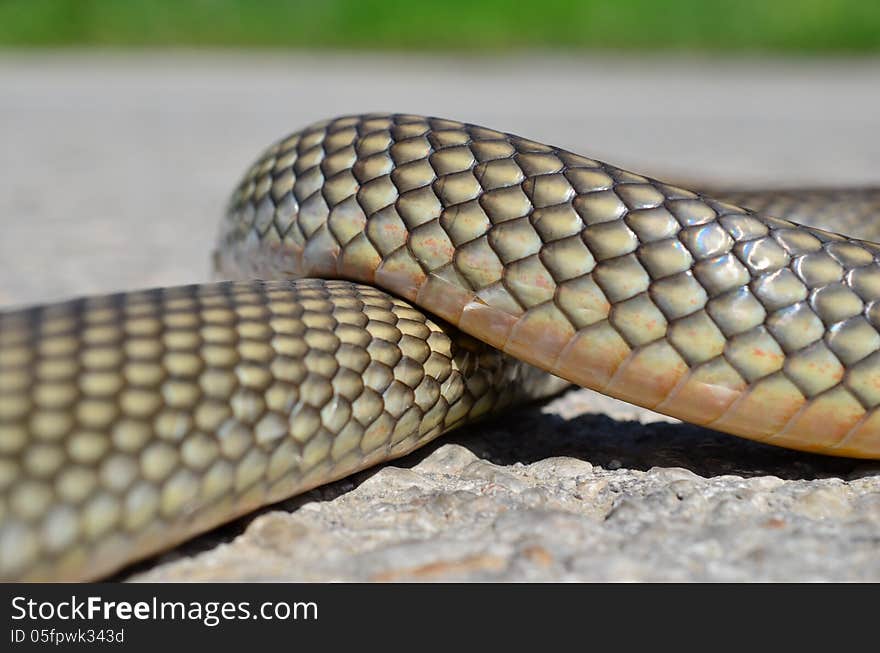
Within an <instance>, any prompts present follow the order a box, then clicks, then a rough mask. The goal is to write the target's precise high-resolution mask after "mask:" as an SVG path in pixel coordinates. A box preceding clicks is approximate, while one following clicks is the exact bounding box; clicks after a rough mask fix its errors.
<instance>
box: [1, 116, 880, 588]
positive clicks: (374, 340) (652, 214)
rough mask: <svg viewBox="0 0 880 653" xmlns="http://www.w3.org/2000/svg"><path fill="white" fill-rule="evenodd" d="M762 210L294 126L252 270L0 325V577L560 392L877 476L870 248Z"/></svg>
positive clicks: (411, 137)
mask: <svg viewBox="0 0 880 653" xmlns="http://www.w3.org/2000/svg"><path fill="white" fill-rule="evenodd" d="M764 197H765V196H763V195H753V196H748V195H742V196H740V197H739V198H738V199H735V200H734V203H731V202H729V201H721V200H719V199H714V198H712V197H709V196H707V195H706V194H704V193H698V192H693V191H689V190H685V189H683V188H679V187H676V186H673V185H670V184H665V183H662V182H659V181H657V180H654V179H650V178H647V177H644V176H642V175H638V174H634V173H631V172H627V171H625V170H622V169H620V168H616V167H614V166H611V165H608V164H605V163H602V162H599V161H595V160H593V159H589V158H586V157H583V156H580V155H577V154H573V153H571V152H568V151H565V150H562V149H559V148H556V147H551V146H548V145H543V144H541V143H537V142H534V141H531V140H527V139H524V138H520V137H517V136H513V135H510V134H506V133H502V132H499V131H495V130H492V129H487V128H484V127H479V126H476V125H470V124H465V123H461V122H456V121H451V120H443V119H438V118H426V117H422V116H412V115H385V114H382V115H377V114H373V115H363V116H348V117H343V118H337V119H334V120H330V121H325V122H322V123H318V124H315V125H312V126H311V127H308V128H306V129H304V130H302V131H300V132H297V133H295V134H293V135H291V136H289V137H287V138H285V139H283V140H281V141H279V142H278V143H276V144H275V145H273V146H272V147H271V148H269V149H268V150H267V151H266V152H265V153H264V154H263V155H262V156H261V157H260V158H259V160H258V161H257V162H256V163H255V164H254V165H253V166H252V167H251V168H250V169H249V171H248V172H247V173H246V175H245V177H244V179H243V181H242V182H241V183H240V184H239V186H238V187H237V189H236V191H235V192H234V194H233V196H232V199H231V201H230V204H229V209H228V211H227V213H226V216H225V218H224V220H223V222H222V225H221V229H220V235H219V239H218V246H217V249H216V252H215V265H216V268H217V270H218V272H219V273H220V274H221V275H223V276H224V277H225V278H228V279H235V278H238V279H244V280H243V281H225V282H220V283H214V284H204V285H199V286H187V287H183V288H171V289H159V290H149V291H142V292H135V293H124V294H117V295H110V296H104V297H94V298H86V299H79V300H74V301H71V302H66V303H61V304H54V305H47V306H38V307H34V308H30V309H25V310H19V311H12V312H7V313H2V314H0V578H3V579H8V580H17V579H31V580H46V579H53V580H82V579H90V578H96V577H100V576H103V575H106V574H108V573H110V572H112V571H114V570H117V569H119V568H121V567H122V566H124V565H126V564H128V563H130V562H132V561H134V560H137V559H140V558H143V557H145V556H148V555H151V554H153V553H155V552H157V551H161V550H163V549H167V548H169V547H171V546H173V545H174V544H176V543H178V542H180V541H182V540H184V539H187V538H189V537H191V536H192V535H194V534H196V533H199V532H202V531H204V530H207V529H209V528H212V527H213V526H216V525H217V524H220V523H223V522H226V521H229V520H231V519H232V518H234V517H236V516H238V515H241V514H244V513H246V512H248V511H251V510H253V509H254V508H256V507H258V506H261V505H265V504H267V503H271V502H274V501H278V500H280V499H283V498H286V497H289V496H291V495H294V494H296V493H298V492H302V491H304V490H306V489H308V488H311V487H315V486H316V485H320V484H322V483H326V482H329V481H331V480H333V479H337V478H340V477H343V476H345V475H348V474H350V473H352V472H354V471H356V470H358V469H362V468H365V467H367V466H370V465H373V464H375V463H378V462H380V461H383V460H388V459H390V458H393V457H397V456H401V455H404V454H406V453H408V452H409V451H412V450H413V449H414V448H416V447H418V446H420V445H421V444H423V443H425V442H427V441H428V440H430V439H432V438H434V437H436V436H438V435H439V434H441V433H443V432H444V431H446V430H448V429H450V428H453V427H455V426H457V425H459V424H461V423H462V422H464V421H466V420H469V419H473V418H476V417H479V416H481V415H484V414H486V413H488V412H490V411H492V410H494V409H496V408H498V407H500V406H502V405H506V404H510V403H512V402H517V401H522V400H524V399H528V398H537V397H542V396H547V395H549V394H552V393H555V392H558V391H559V390H560V389H561V388H563V387H564V386H565V385H566V384H567V383H568V382H571V383H575V384H578V385H581V386H584V387H589V388H593V389H595V390H598V391H600V392H603V393H606V394H609V395H612V396H614V397H617V398H621V399H624V400H626V401H630V402H632V403H636V404H639V405H641V406H645V407H648V408H652V409H654V410H657V411H659V412H663V413H666V414H669V415H672V416H674V417H677V418H680V419H683V420H686V421H689V422H693V423H697V424H702V425H706V426H709V427H711V428H714V429H718V430H722V431H726V432H729V433H732V434H735V435H739V436H742V437H746V438H751V439H754V440H759V441H762V442H767V443H771V444H776V445H780V446H785V447H790V448H795V449H800V450H803V451H812V452H819V453H824V454H831V455H841V456H856V457H863V458H880V411H878V410H877V406H878V405H880V333H878V329H880V301H878V300H880V263H878V255H880V245H876V244H873V243H870V242H867V241H862V240H856V239H853V238H848V237H845V236H841V235H837V234H834V233H831V232H828V231H823V230H820V229H817V228H812V227H806V226H802V225H799V224H796V223H794V222H791V221H789V220H787V219H782V218H777V217H771V214H778V213H779V212H778V211H775V210H774V209H773V206H774V205H771V204H766V205H763V206H762V204H761V203H762V202H764V201H765V200H764V199H763V198H764ZM803 197H804V196H803V195H798V194H792V195H791V196H790V197H789V198H788V200H787V201H788V202H789V204H790V205H791V207H790V208H791V209H792V210H793V211H794V212H795V213H797V212H798V209H799V207H800V204H801V203H803V202H806V203H811V202H809V201H808V200H809V198H807V200H803ZM859 201H860V202H861V204H858V208H857V209H856V210H857V211H858V216H857V217H858V219H859V220H860V221H864V219H865V218H866V216H870V215H873V214H874V212H875V210H876V208H877V207H878V206H880V198H878V197H877V194H876V193H875V192H873V191H867V192H866V193H864V194H863V195H861V196H860V200H859ZM841 202H843V200H841ZM812 203H813V204H815V202H812ZM746 205H750V206H757V207H758V208H763V209H764V212H756V211H755V210H752V209H748V208H744V206H746ZM777 206H778V203H777ZM829 206H831V207H833V206H834V204H833V201H832V202H830V203H826V208H827V207H829ZM831 211H832V212H834V209H833V208H832V209H831ZM252 279H265V280H264V281H253V280H252ZM423 311H424V312H423ZM426 313H427V314H426ZM548 373H549V374H548Z"/></svg>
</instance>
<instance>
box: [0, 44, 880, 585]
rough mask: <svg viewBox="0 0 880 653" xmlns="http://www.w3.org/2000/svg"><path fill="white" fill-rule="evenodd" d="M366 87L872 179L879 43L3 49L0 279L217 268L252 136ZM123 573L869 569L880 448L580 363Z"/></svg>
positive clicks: (669, 146)
mask: <svg viewBox="0 0 880 653" xmlns="http://www.w3.org/2000/svg"><path fill="white" fill-rule="evenodd" d="M370 110H391V111H406V112H414V113H429V114H434V115H441V116H447V117H452V118H459V119H464V120H468V121H471V122H477V123H483V124H487V125H489V126H492V127H496V128H500V129H504V130H507V131H512V132H516V133H520V134H522V135H525V136H529V137H531V138H536V139H538V140H543V141H546V142H551V143H556V144H560V145H564V146H566V147H568V148H570V149H573V150H574V151H577V152H580V153H583V154H588V155H591V156H594V157H597V158H600V159H604V160H607V161H609V162H612V163H615V164H617V165H621V166H624V167H629V168H631V169H635V170H636V171H639V172H644V173H648V174H652V175H655V176H660V177H672V178H685V179H692V178H699V179H703V180H706V181H708V182H710V183H711V182H724V183H741V184H744V185H748V184H751V185H759V186H772V185H804V184H821V185H841V184H845V185H852V184H859V183H871V182H880V178H878V175H877V170H878V168H880V165H878V164H880V140H878V139H877V138H876V134H877V133H878V128H880V66H878V61H876V60H838V61H832V62H826V61H811V60H803V61H778V60H777V61H763V60H740V61H729V60H710V61H703V62H695V61H689V60H678V59H657V58H654V57H652V58H651V59H650V61H647V60H639V59H627V58H620V57H606V58H584V59H575V58H567V59H566V58H548V57H543V56H529V57H526V56H520V57H513V58H499V59H484V60H479V61H470V60H463V59H462V60H455V59H434V58H419V57H408V58H406V59H405V60H401V59H396V58H389V57H373V56H369V57H367V56H361V55H358V56H348V55H320V56H318V55H289V56H284V55H272V56H268V55H266V56H263V55H260V56H256V55H234V54H226V53H224V54H219V53H218V54H211V53H203V54H198V55H194V54H187V53H165V54H161V55H150V54H142V55H131V54H100V55H99V54H90V55H85V54H45V55H41V54H36V55H30V56H21V55H17V54H16V55H13V54H5V55H2V54H0V143H2V147H0V261H2V266H0V305H20V304H27V303H34V302H39V301H49V300H54V299H60V298H63V297H68V296H71V295H77V294H86V293H96V292H106V291H112V290H119V289H126V288H128V289H130V288H136V287H144V286H154V285H173V284H181V283H190V282H195V281H203V280H206V279H208V264H207V260H208V259H207V252H208V250H209V249H210V243H211V240H212V237H213V233H214V229H215V224H216V221H217V216H218V215H219V213H220V212H221V210H222V207H223V204H224V202H225V199H226V196H227V194H228V193H229V191H230V189H231V187H232V185H233V183H234V182H235V180H236V179H237V177H238V175H239V174H240V173H241V172H242V171H243V169H244V168H245V167H246V165H247V164H248V163H249V162H250V161H251V160H252V159H253V158H254V157H255V156H256V155H257V153H258V151H259V150H260V149H261V148H263V147H264V146H265V145H267V144H268V143H269V142H271V141H272V140H274V139H275V138H277V137H278V136H280V135H281V134H283V133H286V132H290V131H293V130H295V129H297V128H299V127H301V126H304V125H305V124H307V123H309V122H310V121H312V120H316V119H320V118H324V117H328V116H332V115H338V114H344V113H356V112H362V111H370ZM132 573H133V578H135V579H147V580H172V579H183V580H188V579H210V580H225V579H259V580H274V579H283V580H783V579H784V580H832V579H838V580H878V579H880V466H878V464H877V463H872V462H866V461H854V460H845V459H832V458H820V457H816V456H809V455H805V454H799V453H794V452H787V451H783V450H780V449H775V448H771V447H766V446H761V445H757V444H753V443H749V442H746V441H740V440H738V439H736V438H731V437H728V436H724V435H720V434H716V433H713V432H709V431H706V430H704V429H699V428H696V427H691V426H687V425H679V424H675V423H670V421H669V420H667V419H666V418H661V417H658V416H655V415H652V414H650V413H648V412H647V411H641V410H638V409H633V408H630V407H627V406H625V405H622V404H619V403H617V402H612V401H608V400H604V399H602V398H600V397H598V396H596V395H594V394H592V393H589V392H587V391H572V392H570V393H568V394H566V395H564V396H563V397H561V398H559V399H557V400H556V401H554V402H551V403H549V404H547V405H545V406H543V407H540V406H531V407H523V408H522V409H520V410H518V411H516V412H514V413H512V414H509V415H506V416H504V417H503V418H501V419H496V420H494V421H487V422H484V423H482V424H478V425H475V426H473V427H470V428H468V429H466V430H464V431H461V432H459V433H458V434H454V435H452V436H450V437H448V438H445V439H443V440H442V442H439V443H437V444H436V445H435V446H433V447H430V448H429V449H428V450H427V451H422V452H418V453H417V454H415V455H413V456H411V457H409V458H407V459H403V460H401V461H397V462H396V463H394V464H392V465H389V466H386V467H384V468H381V469H379V470H371V471H369V472H365V473H362V474H360V475H358V476H356V477H354V478H352V479H346V480H343V481H341V482H339V483H335V484H333V485H330V486H327V487H325V488H320V489H318V490H315V491H313V492H311V493H308V494H307V495H304V496H303V497H298V498H295V499H292V500H290V501H288V502H286V503H285V504H282V505H280V506H275V507H273V508H272V509H267V510H265V511H263V512H262V513H261V514H260V515H259V516H257V517H256V518H253V517H251V518H248V519H244V520H239V521H238V522H235V523H234V524H232V525H230V526H227V527H225V528H221V529H219V530H217V531H215V532H214V533H211V534H208V535H206V536H205V537H203V538H200V539H198V540H195V541H193V542H191V543H189V544H188V545H185V546H183V547H180V548H179V549H177V550H175V551H173V552H171V553H169V554H166V555H165V556H163V557H162V558H161V559H159V560H158V561H156V560H154V561H149V562H147V563H144V564H141V565H139V566H137V567H136V568H135V569H133V570H130V572H129V574H128V575H129V576H131V574H132ZM121 577H125V575H123V576H121Z"/></svg>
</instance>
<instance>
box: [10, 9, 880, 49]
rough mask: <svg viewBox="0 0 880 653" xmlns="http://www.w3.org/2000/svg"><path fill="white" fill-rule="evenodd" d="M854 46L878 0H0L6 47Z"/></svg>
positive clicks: (865, 38) (870, 29)
mask: <svg viewBox="0 0 880 653" xmlns="http://www.w3.org/2000/svg"><path fill="white" fill-rule="evenodd" d="M92 46H96V47H165V46H173V47H259V48H334V49H348V50H391V51H395V50H445V51H471V52H473V51H490V52H491V51H504V50H511V49H542V50H566V49H584V48H586V49H606V50H672V51H676V50H678V51H697V52H737V51H754V52H792V53H810V52H816V53H823V54H826V53H835V52H836V53H856V52H872V51H878V50H880V1H878V0H580V1H578V0H568V1H566V0H537V1H525V2H516V1H509V2H503V1H501V0H485V1H482V2H480V1H477V0H445V1H443V2H420V1H418V0H407V1H399V0H391V1H385V2H381V1H379V0H0V47H5V48H11V47H92Z"/></svg>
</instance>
